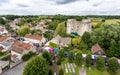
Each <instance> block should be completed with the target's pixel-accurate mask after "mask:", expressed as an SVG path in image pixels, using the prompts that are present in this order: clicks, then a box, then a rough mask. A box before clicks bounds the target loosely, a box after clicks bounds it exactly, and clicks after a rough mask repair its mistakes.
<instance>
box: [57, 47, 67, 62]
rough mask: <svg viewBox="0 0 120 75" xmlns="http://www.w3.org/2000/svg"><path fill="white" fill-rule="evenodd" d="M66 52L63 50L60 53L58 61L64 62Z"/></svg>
mask: <svg viewBox="0 0 120 75" xmlns="http://www.w3.org/2000/svg"><path fill="white" fill-rule="evenodd" d="M64 52H65V50H64V49H62V50H60V51H59V56H58V59H60V60H61V61H63V60H64V56H65V55H64Z"/></svg>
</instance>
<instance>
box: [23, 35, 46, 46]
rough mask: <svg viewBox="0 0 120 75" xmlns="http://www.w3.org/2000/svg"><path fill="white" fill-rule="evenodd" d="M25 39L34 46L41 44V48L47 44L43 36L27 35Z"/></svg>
mask: <svg viewBox="0 0 120 75" xmlns="http://www.w3.org/2000/svg"><path fill="white" fill-rule="evenodd" d="M24 39H25V40H26V41H29V42H31V43H33V44H39V45H40V46H42V45H43V44H44V43H45V42H46V39H45V38H44V37H43V36H39V35H31V34H26V35H25V37H24Z"/></svg>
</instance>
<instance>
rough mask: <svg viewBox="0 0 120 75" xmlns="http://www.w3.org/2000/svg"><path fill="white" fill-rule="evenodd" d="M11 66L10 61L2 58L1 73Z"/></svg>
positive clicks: (0, 62) (0, 63) (0, 61)
mask: <svg viewBox="0 0 120 75" xmlns="http://www.w3.org/2000/svg"><path fill="white" fill-rule="evenodd" d="M8 66H9V61H2V60H0V73H2V72H3V71H5V70H6V69H7V68H8Z"/></svg>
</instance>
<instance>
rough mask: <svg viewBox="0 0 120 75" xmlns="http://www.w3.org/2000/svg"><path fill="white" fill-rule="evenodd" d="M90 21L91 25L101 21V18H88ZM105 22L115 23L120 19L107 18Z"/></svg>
mask: <svg viewBox="0 0 120 75" xmlns="http://www.w3.org/2000/svg"><path fill="white" fill-rule="evenodd" d="M90 19H91V21H92V25H93V26H96V25H97V24H98V23H99V22H101V21H102V18H90ZM105 22H106V23H109V24H111V23H116V22H120V19H107V20H105Z"/></svg>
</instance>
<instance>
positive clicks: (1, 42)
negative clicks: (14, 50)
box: [0, 35, 14, 52]
mask: <svg viewBox="0 0 120 75" xmlns="http://www.w3.org/2000/svg"><path fill="white" fill-rule="evenodd" d="M13 43H14V39H13V38H12V37H9V36H6V35H5V36H1V37H0V47H1V49H2V48H3V49H2V50H1V51H2V52H6V51H9V48H10V47H11V46H12V44H13Z"/></svg>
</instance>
